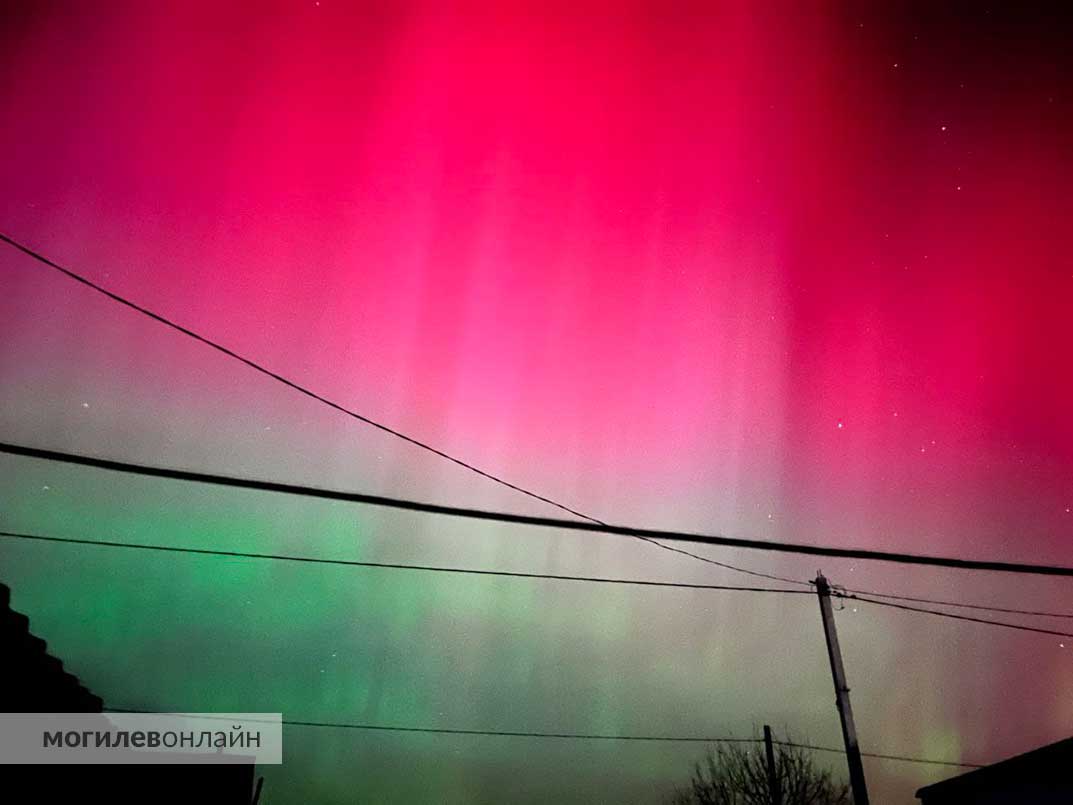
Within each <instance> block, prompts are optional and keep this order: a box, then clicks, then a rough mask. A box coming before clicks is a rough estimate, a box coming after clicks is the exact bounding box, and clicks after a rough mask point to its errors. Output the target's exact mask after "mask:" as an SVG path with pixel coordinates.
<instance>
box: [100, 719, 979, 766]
mask: <svg viewBox="0 0 1073 805" xmlns="http://www.w3.org/2000/svg"><path fill="white" fill-rule="evenodd" d="M104 712H106V713H150V712H153V714H154V715H162V714H161V713H155V712H154V711H149V710H126V709H117V708H114V707H106V708H104ZM163 715H167V714H163ZM201 717H202V718H205V716H201ZM221 720H223V719H222V718H221ZM243 721H249V722H254V723H256V722H257V719H249V718H247V719H243ZM282 724H283V725H284V726H288V727H316V728H320V729H340V730H362V731H370V732H403V733H417V734H423V735H462V736H467V735H468V736H481V737H495V738H549V739H555V740H570V741H637V742H645V743H656V742H660V743H709V744H761V743H763V740H762V739H760V738H731V737H724V736H718V737H709V736H695V735H622V734H608V733H590V732H533V731H527V730H525V731H523V730H478V729H458V728H453V727H405V726H399V725H394V724H363V723H357V722H350V721H300V720H296V719H288V718H285V719H282ZM773 743H775V744H777V745H779V746H786V747H791V748H794V749H808V750H812V751H815V752H836V753H840V754H845V750H844V749H836V748H834V747H829V746H814V745H812V744H801V743H794V742H792V741H773ZM862 754H863V755H864V757H870V758H877V759H879V760H898V761H903V762H905V763H928V764H933V765H938V766H958V767H962V768H974V769H979V768H983V766H982V764H979V763H957V762H955V761H952V760H932V759H930V758H918V757H908V756H905V755H884V754H876V753H869V752H862Z"/></svg>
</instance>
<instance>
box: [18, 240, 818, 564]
mask: <svg viewBox="0 0 1073 805" xmlns="http://www.w3.org/2000/svg"><path fill="white" fill-rule="evenodd" d="M0 241H3V242H4V243H7V244H8V245H9V246H11V247H12V248H14V249H17V250H18V251H20V252H22V253H23V254H25V255H26V256H27V257H31V258H33V259H34V260H36V261H37V262H39V263H41V264H42V265H45V266H48V267H49V268H51V269H53V270H55V271H58V272H60V273H61V274H63V275H64V276H65V277H68V278H69V279H72V280H74V281H75V282H78V283H80V284H82V285H84V286H85V287H87V288H90V289H92V290H94V291H96V292H97V293H99V294H103V295H104V296H106V297H108V298H109V299H111V300H112V301H114V302H118V303H119V304H121V305H124V306H125V307H128V308H130V309H131V310H134V311H136V312H138V313H141V314H142V315H143V316H147V317H149V318H150V319H152V320H153V321H156V322H159V323H160V324H163V325H165V326H166V327H170V328H171V329H173V330H175V331H177V332H180V333H182V334H183V335H185V336H187V337H189V338H193V339H194V340H195V341H198V342H200V343H202V344H204V345H205V346H208V347H211V348H212V349H214V350H216V351H217V352H220V353H222V354H224V355H226V356H227V357H229V358H232V359H233V360H236V361H239V362H240V363H243V364H245V365H246V366H248V367H249V368H251V369H253V370H254V371H256V372H260V373H261V374H263V375H265V376H266V377H270V378H271V379H273V380H275V381H276V382H278V383H282V384H283V385H285V386H287V387H288V388H290V389H293V390H294V391H297V392H298V393H300V394H304V395H305V396H307V397H310V398H312V399H314V400H316V401H317V402H319V403H322V404H324V405H327V406H328V407H329V408H333V409H335V410H336V411H339V412H340V413H343V414H346V415H347V416H349V417H351V418H353V419H356V420H358V421H359V422H364V423H365V424H366V425H370V426H371V427H374V428H376V429H378V430H381V431H383V432H384V433H387V434H390V435H391V436H394V437H396V438H398V439H401V440H403V441H404V442H407V443H408V444H411V445H413V446H414V447H418V448H420V449H422V450H426V451H428V452H429V453H432V454H433V455H436V456H439V457H440V458H443V459H446V460H447V461H450V462H452V463H453V464H457V465H458V466H460V467H462V468H464V469H467V470H469V471H470V472H473V473H476V474H477V475H480V476H481V477H482V478H486V479H488V480H489V481H492V482H494V483H497V484H499V485H501V486H504V487H506V488H508V489H513V490H514V491H515V492H520V493H521V494H523V495H526V496H528V497H530V498H532V499H534V500H539V501H540V502H541V503H546V504H548V505H549V506H554V507H555V508H557V509H560V510H561V511H564V512H567V513H568V514H572V515H574V516H575V517H580V518H581V519H583V520H587V521H588V522H590V523H596V524H599V525H606V523H604V521H602V520H599V519H597V518H596V517H593V516H592V515H589V514H585V513H584V512H581V511H578V510H577V509H574V508H571V507H570V506H567V505H566V504H564V503H560V502H559V501H557V500H553V499H552V498H549V497H546V496H544V495H540V494H538V493H536V492H533V491H532V490H530V489H526V488H525V487H522V486H519V485H518V484H514V483H511V482H510V481H508V480H506V479H504V478H502V477H500V476H498V475H495V474H493V473H491V472H488V471H486V470H482V469H481V468H480V467H477V466H475V465H473V464H471V463H469V462H468V461H464V460H463V459H460V458H458V457H456V456H453V455H451V454H450V453H447V452H445V451H443V450H440V449H439V448H436V447H433V446H432V445H430V444H428V443H427V442H424V441H422V440H420V439H416V438H414V437H413V436H409V435H407V434H405V433H403V432H402V431H399V430H396V429H395V428H392V427H390V426H388V425H385V424H383V423H382V422H377V421H376V420H374V419H371V418H369V417H367V416H365V415H363V414H360V413H358V412H357V411H354V410H353V409H350V408H347V407H346V406H344V405H342V404H340V403H337V402H335V401H334V400H331V399H329V398H328V397H325V396H324V395H322V394H318V393H317V392H315V391H313V390H311V389H309V388H307V387H306V386H303V385H302V384H300V383H298V382H297V381H294V380H291V379H289V378H287V377H284V376H283V375H281V374H279V373H278V372H274V371H273V370H271V369H269V368H267V367H266V366H264V365H262V364H260V363H258V362H257V361H255V360H253V359H252V358H247V357H245V356H244V355H240V354H239V353H237V352H235V351H234V350H232V349H230V348H228V347H225V346H224V345H223V344H221V343H219V342H218V341H214V340H213V339H211V338H209V337H208V336H204V335H202V334H201V333H198V332H196V331H194V330H191V329H190V328H188V327H184V326H183V325H181V324H178V323H177V322H174V321H172V320H171V319H169V318H167V317H166V316H163V315H162V314H160V313H156V312H154V311H152V310H149V308H146V307H144V306H142V305H139V304H138V303H136V302H133V301H131V300H130V299H127V298H126V297H124V296H121V295H120V294H117V293H115V292H114V291H110V290H108V289H107V288H105V287H104V286H102V285H99V284H98V283H96V282H94V281H93V280H91V279H89V278H88V277H84V276H82V275H81V274H79V273H78V272H76V271H72V270H71V269H69V268H65V267H64V266H61V265H60V264H59V263H57V262H55V261H53V260H50V259H49V258H48V257H45V256H44V255H43V254H41V253H39V252H37V251H34V250H33V249H31V248H30V247H29V246H26V245H24V244H22V243H20V242H18V241H17V240H15V239H14V238H11V237H9V236H8V235H5V234H4V233H2V232H0ZM634 536H636V538H637V539H640V540H642V541H643V542H648V543H650V544H652V545H655V546H656V547H658V548H662V549H663V550H665V551H670V552H672V553H678V554H682V555H683V556H689V557H691V558H693V559H696V560H699V561H701V562H706V563H708V564H711V565H716V566H718V567H722V568H726V569H728V570H734V571H737V572H738V573H746V574H748V575H750V576H758V577H761V578H766V579H771V580H772V581H782V582H787V583H789V584H807V583H808V582H805V581H802V580H800V579H791V578H787V577H784V576H778V575H775V574H772V573H764V572H762V571H759V570H750V569H748V568H743V567H737V566H736V565H731V564H728V563H726V562H719V561H716V560H715V559H711V558H709V557H707V556H701V555H700V554H695V553H692V552H690V551H686V550H683V549H682V548H676V547H673V546H671V545H663V544H662V543H660V542H658V541H656V540H655V539H652V538H650V537H644V536H639V535H634Z"/></svg>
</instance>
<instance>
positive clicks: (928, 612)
mask: <svg viewBox="0 0 1073 805" xmlns="http://www.w3.org/2000/svg"><path fill="white" fill-rule="evenodd" d="M835 595H837V596H838V597H840V598H847V599H850V600H853V601H864V602H865V603H868V604H875V605H876V606H880V607H891V608H892V609H902V610H905V611H907V612H921V613H924V614H926V615H936V616H938V617H940V618H951V619H953V620H958V621H969V622H971V623H984V624H988V625H989V626H1003V627H1005V628H1007V629H1017V630H1018V631H1022V632H1036V633H1037V634H1047V635H1055V636H1056V637H1070V638H1073V632H1059V631H1056V630H1054V629H1041V628H1039V627H1036V626H1026V625H1024V624H1022V623H1007V622H1006V621H995V620H990V619H989V618H974V617H971V616H969V615H958V614H955V613H953V612H941V611H940V610H937V609H925V608H923V607H913V606H908V605H907V604H896V603H894V602H893V601H879V600H877V599H875V598H867V597H865V596H860V595H848V594H846V593H835Z"/></svg>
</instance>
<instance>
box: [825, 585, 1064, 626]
mask: <svg viewBox="0 0 1073 805" xmlns="http://www.w3.org/2000/svg"><path fill="white" fill-rule="evenodd" d="M841 589H842V591H843V592H846V593H854V594H858V595H865V596H869V597H871V598H889V599H891V600H892V601H909V602H910V603H913V604H934V605H936V606H941V607H958V608H960V609H977V610H983V611H985V612H1002V613H1005V614H1007V615H1033V616H1036V617H1040V618H1073V613H1069V612H1043V611H1040V610H1038V609H1010V608H1008V607H996V606H989V605H987V604H969V603H965V602H962V601H943V600H941V599H935V598H913V597H911V596H908V595H894V594H893V593H875V592H871V591H870V590H850V589H847V588H844V587H843V588H841Z"/></svg>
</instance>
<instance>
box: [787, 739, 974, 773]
mask: <svg viewBox="0 0 1073 805" xmlns="http://www.w3.org/2000/svg"><path fill="white" fill-rule="evenodd" d="M772 743H775V744H778V745H779V746H789V747H793V748H794V749H811V750H813V751H814V752H836V753H838V754H840V755H844V754H846V750H845V749H840V748H837V747H833V746H813V745H812V744H799V743H793V742H791V741H773V742H772ZM861 756H862V757H870V758H875V759H876V760H900V761H904V762H905V763H931V764H933V765H935V766H959V767H961V768H966V769H982V768H984V764H983V763H957V762H955V761H953V760H931V759H930V758H922V757H907V756H906V755H883V754H878V753H876V752H861Z"/></svg>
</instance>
